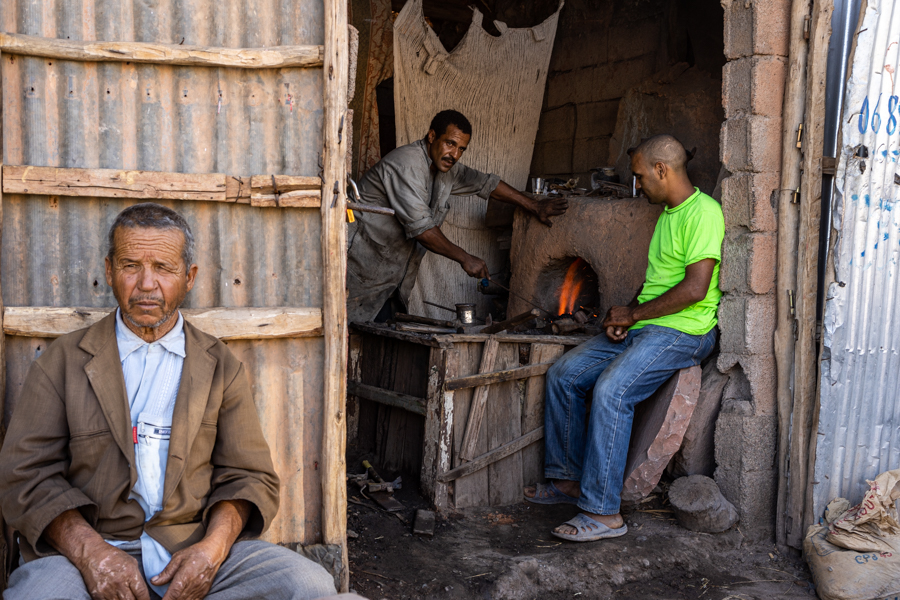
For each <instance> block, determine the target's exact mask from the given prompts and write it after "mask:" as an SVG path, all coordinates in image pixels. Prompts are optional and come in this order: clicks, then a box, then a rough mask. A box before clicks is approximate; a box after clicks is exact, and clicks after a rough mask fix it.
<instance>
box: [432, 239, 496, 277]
mask: <svg viewBox="0 0 900 600" xmlns="http://www.w3.org/2000/svg"><path fill="white" fill-rule="evenodd" d="M416 241H417V242H419V243H420V244H422V245H423V246H424V247H425V248H426V249H428V250H430V251H431V252H434V253H436V254H440V255H441V256H446V257H447V258H449V259H450V260H453V261H456V262H458V263H459V266H461V267H462V268H463V271H465V272H466V273H468V274H469V276H471V277H478V278H485V277H490V273H488V267H487V263H485V262H484V261H483V260H481V259H480V258H478V257H477V256H472V255H471V254H469V253H468V252H466V251H465V250H463V249H462V248H460V247H459V246H457V245H456V244H454V243H453V242H451V241H450V240H448V239H447V236H445V235H444V232H443V231H441V229H440V227H432V228H431V229H426V230H425V231H423V232H422V233H420V234H419V235H417V236H416Z"/></svg>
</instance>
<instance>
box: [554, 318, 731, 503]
mask: <svg viewBox="0 0 900 600" xmlns="http://www.w3.org/2000/svg"><path fill="white" fill-rule="evenodd" d="M715 344H716V328H715V327H713V328H712V329H711V330H710V331H709V332H708V333H706V334H704V335H689V334H687V333H682V332H680V331H678V330H676V329H671V328H669V327H660V326H658V325H647V326H646V327H644V328H642V329H638V330H634V331H629V332H628V337H627V338H625V340H624V341H622V342H621V343H618V344H617V343H615V342H611V341H609V339H607V337H606V335H605V334H600V335H598V336H596V337H595V338H593V339H591V340H589V341H587V342H585V343H584V344H582V345H581V346H578V347H577V348H575V349H574V350H572V351H570V352H568V353H566V354H564V355H563V356H562V358H560V359H559V361H557V362H556V364H555V365H553V367H551V369H550V370H549V371H548V372H547V393H546V396H545V400H544V435H545V437H546V442H545V443H546V451H545V459H544V475H545V476H546V477H547V478H548V479H566V480H570V481H579V482H581V498H580V499H579V501H578V507H579V508H581V509H582V510H584V511H586V512H590V513H594V514H599V515H614V514H616V513H618V512H619V504H620V502H621V498H620V496H621V493H622V484H623V483H624V480H625V459H626V457H627V455H628V442H629V440H630V439H631V423H632V420H633V419H634V407H635V406H636V405H637V404H638V403H639V402H641V401H643V400H646V399H647V398H649V397H650V396H651V395H652V394H653V392H655V391H656V390H657V389H658V388H659V387H660V386H661V385H662V384H663V383H665V382H666V380H667V379H669V377H671V376H672V374H673V373H675V372H676V371H678V370H679V369H684V368H686V367H691V366H694V365H698V364H700V361H701V360H703V359H704V358H706V357H707V356H709V353H710V352H712V350H713V347H714V346H715ZM592 387H593V388H594V393H593V403H592V404H591V412H590V417H589V420H588V421H587V423H585V421H586V419H588V417H587V414H586V413H587V406H586V404H587V395H588V392H589V391H590V390H591V388H592ZM585 425H587V426H585Z"/></svg>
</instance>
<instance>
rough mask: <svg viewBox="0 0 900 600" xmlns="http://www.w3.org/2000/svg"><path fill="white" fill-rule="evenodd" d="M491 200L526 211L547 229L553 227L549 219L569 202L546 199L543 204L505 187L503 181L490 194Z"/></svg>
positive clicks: (562, 211) (559, 212) (561, 210)
mask: <svg viewBox="0 0 900 600" xmlns="http://www.w3.org/2000/svg"><path fill="white" fill-rule="evenodd" d="M491 198H492V199H493V200H499V201H500V202H505V203H507V204H512V205H513V206H518V207H520V208H522V209H524V210H527V211H528V212H530V213H531V214H533V215H534V216H536V217H537V218H538V221H540V222H541V223H543V224H544V225H546V226H547V227H552V226H553V223H551V222H550V217H556V216H559V215H561V214H563V213H565V212H566V209H568V208H569V201H568V200H566V199H565V198H561V197H560V198H548V199H546V200H544V201H543V202H539V201H538V200H535V199H534V198H529V197H528V196H526V195H525V194H523V193H522V192H520V191H518V190H517V189H515V188H514V187H512V186H510V185H507V183H506V182H504V181H501V182H500V183H499V184H497V187H496V188H495V189H494V191H493V192H491Z"/></svg>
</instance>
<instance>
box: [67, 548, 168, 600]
mask: <svg viewBox="0 0 900 600" xmlns="http://www.w3.org/2000/svg"><path fill="white" fill-rule="evenodd" d="M74 564H75V566H76V567H77V568H78V570H79V571H80V572H81V577H82V579H84V585H85V587H86V588H87V590H88V593H89V594H90V595H91V598H92V599H93V600H150V593H149V592H148V591H147V584H146V583H144V578H143V577H141V571H140V568H139V567H138V563H137V560H136V559H135V558H134V557H132V556H131V555H130V554H128V553H127V552H123V551H122V550H119V549H118V548H116V547H115V546H111V545H110V544H108V543H106V542H105V541H103V540H101V541H100V542H99V543H97V544H92V545H91V546H90V547H89V548H87V549H86V552H85V553H84V556H83V558H82V559H81V560H77V561H76V562H75V563H74Z"/></svg>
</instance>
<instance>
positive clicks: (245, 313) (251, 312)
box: [3, 306, 322, 341]
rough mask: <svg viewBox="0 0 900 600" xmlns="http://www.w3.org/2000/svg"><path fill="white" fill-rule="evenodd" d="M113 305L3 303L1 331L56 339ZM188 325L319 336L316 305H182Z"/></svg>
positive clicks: (263, 335)
mask: <svg viewBox="0 0 900 600" xmlns="http://www.w3.org/2000/svg"><path fill="white" fill-rule="evenodd" d="M113 310H115V309H113V308H71V307H51V306H7V307H6V309H5V310H4V315H3V332H4V333H5V334H6V335H18V336H23V337H40V338H56V337H59V336H61V335H65V334H67V333H71V332H72V331H77V330H78V329H82V328H84V327H88V326H90V325H93V324H94V323H96V322H97V321H99V320H100V319H102V318H103V317H105V316H106V315H108V314H109V313H110V312H112V311H113ZM181 312H182V314H184V317H185V318H186V319H187V320H188V321H190V322H191V324H192V325H194V326H195V327H197V328H198V329H200V330H201V331H205V332H206V333H208V334H210V335H214V336H216V337H217V338H219V339H220V340H223V341H227V340H263V339H274V338H294V337H317V336H320V335H322V311H321V310H320V309H318V308H186V309H182V311H181Z"/></svg>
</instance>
